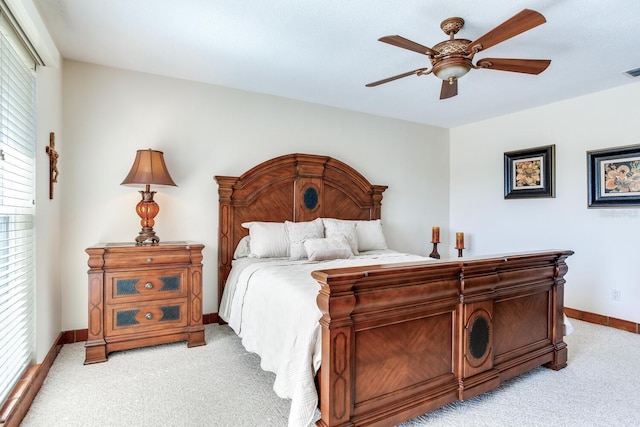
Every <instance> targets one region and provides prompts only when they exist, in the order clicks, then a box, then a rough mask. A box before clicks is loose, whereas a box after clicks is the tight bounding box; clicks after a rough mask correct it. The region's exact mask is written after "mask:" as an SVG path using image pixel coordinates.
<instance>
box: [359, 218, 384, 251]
mask: <svg viewBox="0 0 640 427" xmlns="http://www.w3.org/2000/svg"><path fill="white" fill-rule="evenodd" d="M356 234H357V235H358V250H359V251H360V252H363V251H373V250H378V249H387V240H386V239H385V238H384V233H383V231H382V222H381V221H380V220H379V219H375V220H372V221H358V225H357V227H356Z"/></svg>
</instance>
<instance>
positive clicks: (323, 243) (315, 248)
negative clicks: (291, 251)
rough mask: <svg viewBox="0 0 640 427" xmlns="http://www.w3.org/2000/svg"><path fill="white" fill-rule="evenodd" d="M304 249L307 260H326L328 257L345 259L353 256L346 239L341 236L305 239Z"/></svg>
mask: <svg viewBox="0 0 640 427" xmlns="http://www.w3.org/2000/svg"><path fill="white" fill-rule="evenodd" d="M304 249H305V251H306V253H307V257H308V258H309V261H326V260H330V259H347V258H351V257H352V256H353V252H351V247H350V246H349V242H347V239H345V238H344V236H343V237H338V238H325V239H307V240H305V241H304Z"/></svg>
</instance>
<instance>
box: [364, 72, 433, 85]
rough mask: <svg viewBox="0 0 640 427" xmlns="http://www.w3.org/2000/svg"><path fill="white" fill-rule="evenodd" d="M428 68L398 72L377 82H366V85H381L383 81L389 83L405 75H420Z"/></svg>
mask: <svg viewBox="0 0 640 427" xmlns="http://www.w3.org/2000/svg"><path fill="white" fill-rule="evenodd" d="M426 70H427V68H418V69H417V70H413V71H409V72H408V73H403V74H398V75H397V76H393V77H387V78H386V79H382V80H378V81H377V82H373V83H369V84H366V85H365V86H366V87H374V86H378V85H381V84H383V83H389V82H392V81H394V80H398V79H401V78H403V77H407V76H410V75H412V74H416V75H418V76H419V75H421V74H422V73H423V72H424V71H426Z"/></svg>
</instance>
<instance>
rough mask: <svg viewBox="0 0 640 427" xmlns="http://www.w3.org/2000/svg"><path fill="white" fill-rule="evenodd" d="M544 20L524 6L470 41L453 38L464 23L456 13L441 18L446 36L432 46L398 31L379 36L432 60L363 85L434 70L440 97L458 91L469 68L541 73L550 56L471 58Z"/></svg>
mask: <svg viewBox="0 0 640 427" xmlns="http://www.w3.org/2000/svg"><path fill="white" fill-rule="evenodd" d="M545 22H547V20H546V19H545V18H544V16H542V15H541V14H540V13H538V12H536V11H535V10H530V9H524V10H522V11H521V12H520V13H518V14H516V15H515V16H513V17H512V18H510V19H508V20H506V21H505V22H503V23H502V24H500V25H498V26H497V27H495V28H494V29H493V30H491V31H489V32H488V33H486V34H485V35H483V36H482V37H480V38H478V39H476V40H475V41H473V42H472V41H470V40H467V39H456V38H454V35H455V34H456V33H457V32H458V31H460V29H461V28H462V26H463V25H464V19H462V18H458V17H454V18H448V19H445V20H444V21H442V23H441V24H440V28H441V29H442V31H444V32H445V34H447V35H448V36H449V40H445V41H443V42H440V43H438V44H437V45H435V46H434V47H433V48H428V47H426V46H423V45H421V44H419V43H416V42H413V41H411V40H408V39H406V38H404V37H401V36H397V35H396V36H385V37H382V38H380V39H378V40H379V41H381V42H384V43H388V44H390V45H393V46H397V47H401V48H403V49H408V50H412V51H414V52H418V53H421V54H423V55H426V56H427V57H428V58H429V60H430V61H431V65H432V67H431V69H429V68H418V69H417V70H413V71H409V72H408V73H403V74H398V75H397V76H393V77H388V78H386V79H382V80H378V81H376V82H373V83H369V84H367V85H366V86H367V87H373V86H378V85H381V84H383V83H388V82H391V81H394V80H397V79H401V78H403V77H407V76H411V75H413V74H415V75H416V76H423V75H427V74H431V73H433V74H435V75H436V77H438V78H440V79H442V88H441V90H440V99H446V98H451V97H453V96H456V95H457V94H458V79H459V78H460V77H462V76H464V75H465V74H467V73H468V72H469V70H471V69H472V68H474V69H478V68H484V69H488V70H502V71H511V72H515V73H527V74H540V73H541V72H543V71H544V70H546V69H547V67H548V66H549V64H550V63H551V61H550V60H548V59H506V58H483V59H480V60H478V61H477V62H476V63H475V65H474V64H473V63H472V62H471V61H472V60H473V57H474V55H475V54H477V53H478V52H480V51H484V50H487V49H489V48H490V47H491V46H495V45H496V44H498V43H501V42H503V41H505V40H508V39H510V38H512V37H515V36H517V35H518V34H521V33H524V32H525V31H528V30H530V29H532V28H534V27H537V26H538V25H540V24H544V23H545Z"/></svg>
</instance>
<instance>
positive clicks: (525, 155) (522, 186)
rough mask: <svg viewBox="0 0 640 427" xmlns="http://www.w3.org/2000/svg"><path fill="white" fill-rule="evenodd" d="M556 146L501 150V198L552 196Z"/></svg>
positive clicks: (553, 191)
mask: <svg viewBox="0 0 640 427" xmlns="http://www.w3.org/2000/svg"><path fill="white" fill-rule="evenodd" d="M555 151H556V146H555V145H546V146H544V147H536V148H529V149H526V150H518V151H509V152H507V153H504V198H505V199H526V198H532V197H555Z"/></svg>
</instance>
